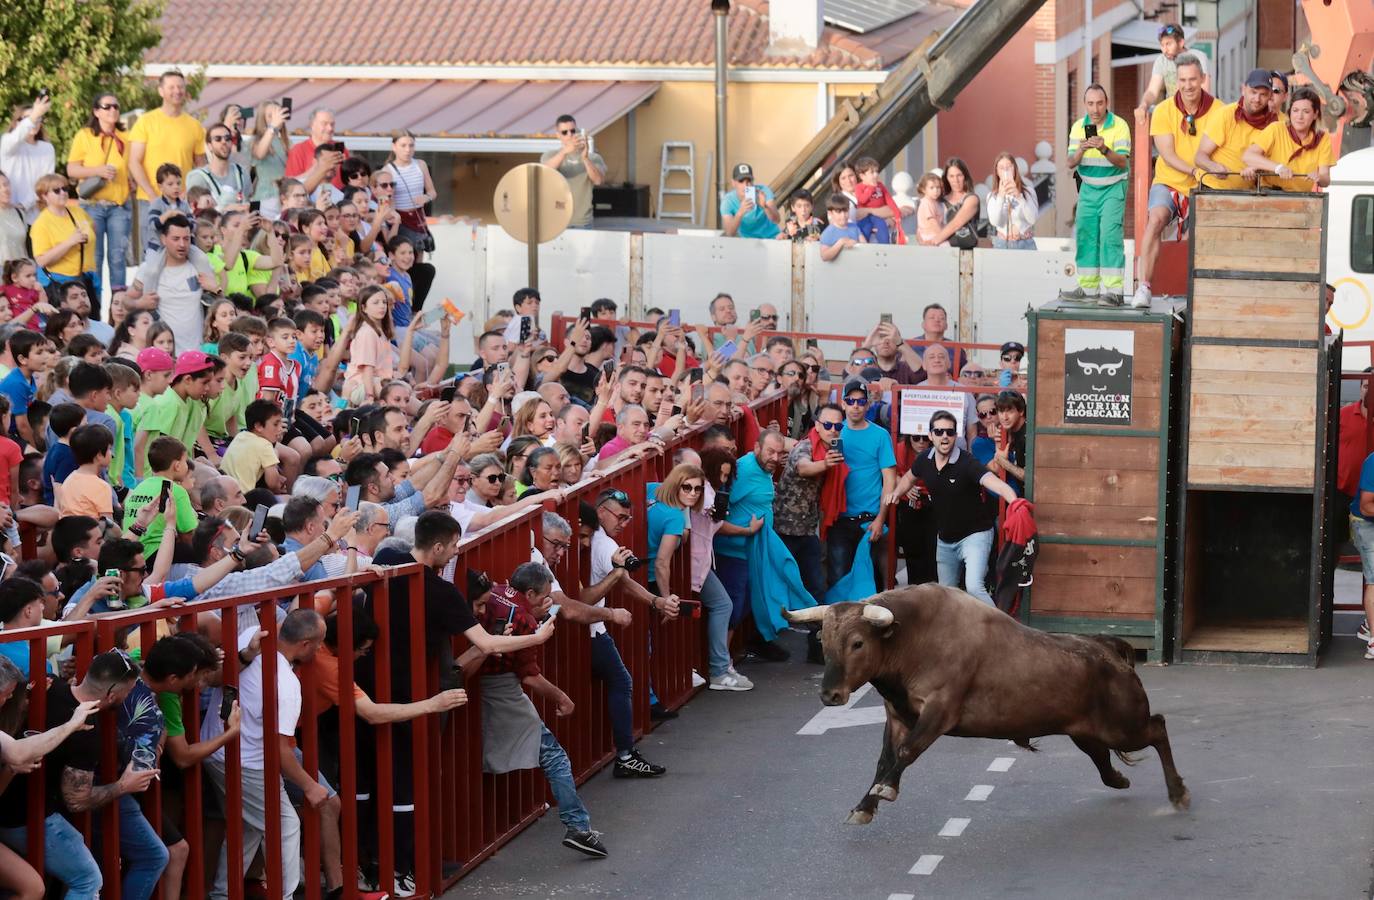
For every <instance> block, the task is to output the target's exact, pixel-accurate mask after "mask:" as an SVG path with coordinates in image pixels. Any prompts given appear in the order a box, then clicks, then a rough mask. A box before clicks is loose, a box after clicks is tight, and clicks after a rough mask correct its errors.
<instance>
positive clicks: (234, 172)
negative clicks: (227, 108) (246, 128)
mask: <svg viewBox="0 0 1374 900" xmlns="http://www.w3.org/2000/svg"><path fill="white" fill-rule="evenodd" d="M233 140H234V135H233V132H232V131H230V130H229V126H228V125H224V124H215V125H211V126H210V128H209V130H208V131H206V132H205V165H203V166H201V167H200V168H199V169H192V170H191V172H190V174H189V175H187V176H186V189H187V190H190V189H191V188H193V187H203V188H205V189H206V190H207V191H209V192H210V196H211V197H213V198H214V200H215V208H216V209H218V210H219V211H220V212H227V211H228V210H231V209H234V208H235V207H237V206H238V204H240V203H246V202H247V197H248V196H249V195H250V194H251V193H252V192H253V188H252V184H251V182H250V179H249V178H248V173H247V172H245V171H244V169H243V166H241V165H239V164H238V163H236V162H230V161H229V156H230V154H231V153H232V152H233V149H234V144H233Z"/></svg>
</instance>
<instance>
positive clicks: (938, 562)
mask: <svg viewBox="0 0 1374 900" xmlns="http://www.w3.org/2000/svg"><path fill="white" fill-rule="evenodd" d="M991 553H992V529H991V528H989V529H988V530H987V531H975V532H974V533H973V534H970V535H968V536H967V537H965V538H964V539H963V540H961V541H957V542H956V543H953V544H948V543H945V542H944V541H942V540H939V539H938V538H937V539H936V541H935V567H936V569H938V570H939V572H940V583H941V584H945V585H949V586H950V587H958V586H959V563H960V562H962V563H963V564H964V590H966V591H968V592H969V593H970V594H972V595H973V596H975V597H977V598H978V599H979V600H982V601H983V602H984V603H986V604H987V605H988V606H996V605H997V604H995V603H993V602H992V597H991V596H990V595H989V594H988V585H987V580H988V556H989V555H990V554H991Z"/></svg>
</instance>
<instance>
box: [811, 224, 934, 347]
mask: <svg viewBox="0 0 1374 900" xmlns="http://www.w3.org/2000/svg"><path fill="white" fill-rule="evenodd" d="M931 303H938V304H940V305H941V306H943V307H944V308H945V312H946V313H948V315H949V334H950V335H951V336H953V335H956V334H958V333H959V329H958V325H957V322H958V319H959V251H958V250H955V249H953V248H950V247H913V246H903V247H898V246H887V245H879V244H863V245H860V246H858V247H850V248H849V249H848V250H842V251H840V255H839V256H838V257H836V258H835V259H834V260H832V261H830V262H823V261H822V260H821V247H820V244H816V243H809V244H807V245H806V315H807V328H806V330H807V331H819V332H828V333H831V334H867V333H868V332H869V331H870V330H872V328H873V326H875V325H877V324H878V321H879V319H880V317H881V316H882V315H883V314H884V313H888V314H891V316H892V321H893V324H895V325H896V326H897V329H898V330H899V331H900V332H901V333H902V337H905V338H913V337H919V336H920V335H921V333H922V332H921V310H922V309H924V308H925V307H926V306H927V305H929V304H931ZM825 350H826V353H827V356H828V355H830V353H831V348H830V347H829V346H826V347H825ZM846 352H847V351H846Z"/></svg>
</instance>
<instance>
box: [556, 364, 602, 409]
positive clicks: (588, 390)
mask: <svg viewBox="0 0 1374 900" xmlns="http://www.w3.org/2000/svg"><path fill="white" fill-rule="evenodd" d="M600 376H601V370H600V369H599V368H597V367H596V366H587V371H585V372H581V373H579V372H574V371H573V370H572V369H568V370H567V371H566V372H564V373H563V374H562V376H560V377H559V379H558V383H559V384H561V385H563V387H564V388H565V389H567V391H568V395H569V396H571V397H575V398H576V399H578V400H581V401H582V402H583V403H585V404H587V406H589V407H590V406H595V405H596V380H597V378H599V377H600Z"/></svg>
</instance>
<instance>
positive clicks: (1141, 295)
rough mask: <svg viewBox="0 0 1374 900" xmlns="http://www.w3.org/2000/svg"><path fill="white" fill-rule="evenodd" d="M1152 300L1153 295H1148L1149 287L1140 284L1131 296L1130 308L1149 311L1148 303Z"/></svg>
mask: <svg viewBox="0 0 1374 900" xmlns="http://www.w3.org/2000/svg"><path fill="white" fill-rule="evenodd" d="M1153 299H1154V295H1153V294H1151V293H1150V286H1149V285H1147V284H1142V285H1140V286H1139V287H1137V288H1136V289H1135V293H1134V294H1133V295H1131V308H1132V309H1149V308H1150V301H1151V300H1153Z"/></svg>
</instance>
